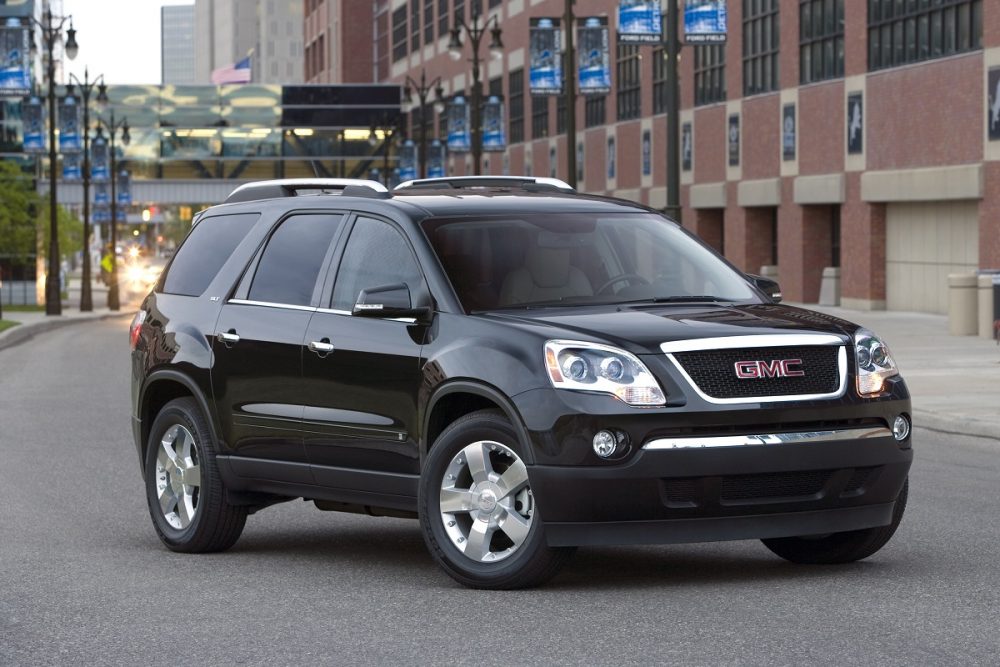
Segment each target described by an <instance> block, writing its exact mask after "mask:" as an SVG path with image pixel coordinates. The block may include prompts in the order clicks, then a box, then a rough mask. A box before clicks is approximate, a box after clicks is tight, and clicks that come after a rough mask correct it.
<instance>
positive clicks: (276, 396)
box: [212, 212, 344, 479]
mask: <svg viewBox="0 0 1000 667" xmlns="http://www.w3.org/2000/svg"><path fill="white" fill-rule="evenodd" d="M343 221H344V216H343V215H342V214H339V213H312V212H310V213H297V214H292V215H290V216H288V217H287V218H285V219H284V220H283V221H281V222H280V223H279V224H278V225H277V226H276V227H275V229H274V231H273V232H272V233H271V235H270V236H269V238H268V239H267V241H266V242H265V244H264V247H263V248H262V250H261V251H259V252H258V253H257V255H256V257H255V259H254V260H253V262H251V264H250V266H249V268H248V270H247V272H246V274H245V275H244V277H243V279H242V280H241V282H240V285H239V287H238V288H237V290H236V292H235V293H234V295H233V298H231V299H229V300H228V301H227V303H226V304H225V305H224V306H223V308H222V312H221V314H220V316H219V320H218V324H217V325H216V340H215V342H214V354H215V363H214V365H213V368H212V386H213V392H214V395H215V401H216V405H217V406H218V410H219V417H220V421H221V422H222V430H223V437H224V438H225V439H226V441H227V443H228V444H229V445H230V448H231V451H232V452H233V453H234V454H235V455H237V456H242V457H250V458H255V459H268V460H278V461H287V462H295V463H302V464H306V462H307V457H306V454H305V450H304V446H303V442H302V432H301V419H302V415H303V406H304V403H305V396H304V395H303V392H302V385H301V382H300V380H301V374H302V342H303V339H304V335H305V330H306V326H307V324H308V323H309V318H310V317H311V316H312V314H313V312H314V311H315V309H316V307H317V305H318V303H319V296H320V292H321V291H322V285H321V280H320V276H322V275H325V271H324V268H325V267H326V266H327V264H328V263H329V261H330V258H331V256H332V249H333V247H334V242H335V239H336V237H337V234H338V233H339V232H340V230H341V226H342V224H343ZM307 467H308V466H305V467H304V468H302V470H307ZM271 470H274V471H276V470H279V469H278V468H274V467H272V468H271ZM300 472H301V471H300ZM274 477H275V478H278V477H281V475H280V473H276V474H275V475H274ZM292 478H293V479H294V478H295V475H294V474H293V475H292Z"/></svg>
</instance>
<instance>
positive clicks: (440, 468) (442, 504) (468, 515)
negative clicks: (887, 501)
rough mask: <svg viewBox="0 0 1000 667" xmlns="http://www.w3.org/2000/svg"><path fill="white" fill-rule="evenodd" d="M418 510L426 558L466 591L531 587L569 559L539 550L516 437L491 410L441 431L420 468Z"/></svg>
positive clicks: (539, 529) (541, 537)
mask: <svg viewBox="0 0 1000 667" xmlns="http://www.w3.org/2000/svg"><path fill="white" fill-rule="evenodd" d="M418 502H419V514H420V527H421V529H422V531H423V535H424V541H425V542H426V543H427V548H428V550H429V551H430V552H431V555H432V556H433V557H434V559H435V560H436V561H437V563H438V564H439V565H440V566H441V567H442V568H443V569H444V571H445V572H447V573H448V575H449V576H451V577H452V578H453V579H455V581H458V582H459V583H461V584H463V585H465V586H468V587H470V588H485V589H514V588H528V587H531V586H537V585H539V584H542V583H544V582H545V581H547V580H548V579H550V578H551V577H553V576H554V575H555V574H556V572H557V571H558V570H559V568H560V567H562V565H563V564H564V563H565V562H566V561H567V560H568V558H569V557H570V556H571V555H572V553H573V551H574V550H573V549H571V548H552V547H549V546H548V545H547V544H546V542H545V534H544V526H543V525H542V521H541V518H540V517H539V514H538V508H537V507H535V503H534V498H533V496H532V494H531V487H530V485H529V482H528V473H527V469H526V468H525V465H524V462H523V461H522V458H521V451H520V446H519V444H518V442H517V436H516V434H515V433H514V429H513V427H512V426H511V424H510V422H509V421H508V420H507V419H506V418H505V417H504V416H503V415H502V414H500V413H499V412H496V411H493V410H481V411H479V412H474V413H472V414H469V415H466V416H465V417H462V418H461V419H458V420H457V421H455V422H454V423H452V424H451V425H450V426H448V428H447V429H445V431H444V432H443V433H442V434H441V436H440V437H439V438H438V439H437V441H436V442H435V443H434V446H433V448H432V449H431V451H430V453H429V454H428V456H427V460H426V462H425V463H424V468H423V471H422V473H421V476H420V490H419V499H418Z"/></svg>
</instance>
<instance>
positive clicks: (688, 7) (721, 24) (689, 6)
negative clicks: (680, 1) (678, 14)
mask: <svg viewBox="0 0 1000 667" xmlns="http://www.w3.org/2000/svg"><path fill="white" fill-rule="evenodd" d="M726 32H727V17H726V0H686V2H685V3H684V41H685V42H687V43H688V44H718V43H723V42H725V41H726Z"/></svg>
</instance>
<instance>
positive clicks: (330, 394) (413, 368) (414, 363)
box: [302, 215, 426, 495]
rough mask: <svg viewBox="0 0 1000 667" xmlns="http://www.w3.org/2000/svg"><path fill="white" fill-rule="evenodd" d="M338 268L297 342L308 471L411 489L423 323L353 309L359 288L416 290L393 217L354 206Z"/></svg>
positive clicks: (343, 483)
mask: <svg viewBox="0 0 1000 667" xmlns="http://www.w3.org/2000/svg"><path fill="white" fill-rule="evenodd" d="M335 275H336V278H335V282H334V287H333V289H332V296H331V297H330V300H329V302H327V303H325V304H323V305H324V307H323V308H320V309H319V310H317V311H316V313H314V314H313V315H312V318H311V319H310V321H309V326H308V331H307V333H306V337H305V344H304V347H303V349H304V355H303V383H302V386H303V391H304V392H305V393H307V394H308V400H307V402H306V407H305V412H304V421H305V430H306V433H305V443H306V450H307V452H308V454H309V458H310V460H311V461H312V463H313V464H315V465H314V466H313V475H314V476H315V478H316V481H317V482H318V483H321V484H325V485H328V486H334V487H341V488H352V489H358V490H368V491H375V492H382V493H389V494H395V495H411V491H412V495H415V493H416V481H415V480H416V477H413V478H405V477H402V476H401V475H416V474H417V473H418V472H419V453H418V448H417V437H416V434H417V432H418V428H417V393H418V391H419V389H420V386H421V378H422V375H421V357H420V354H421V346H422V342H423V338H424V335H425V333H426V327H425V326H422V325H418V324H416V323H414V322H413V321H406V320H388V319H374V318H359V317H352V316H351V311H352V309H353V307H354V304H355V302H356V300H357V297H358V293H359V292H360V291H361V290H362V289H365V288H371V287H376V286H382V285H391V284H397V283H407V284H408V285H409V286H410V288H411V292H413V291H414V290H415V289H418V288H420V287H421V286H422V285H423V280H424V279H423V274H422V272H421V269H420V266H419V264H418V261H417V258H416V255H415V254H414V252H413V249H412V247H411V246H410V243H409V241H408V240H407V238H406V237H405V235H404V234H403V233H402V231H401V230H400V229H399V228H398V227H396V226H395V224H393V223H391V222H389V221H387V220H382V219H378V218H375V217H371V216H365V215H360V216H359V217H358V218H357V219H356V221H355V223H354V225H353V227H352V229H351V231H350V236H349V237H348V239H347V243H346V246H345V248H344V250H343V252H342V256H341V258H340V260H339V263H338V266H337V268H336V274H335ZM385 473H390V474H388V475H386V474H385ZM411 487H412V488H411Z"/></svg>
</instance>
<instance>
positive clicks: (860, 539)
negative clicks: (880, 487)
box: [761, 479, 910, 565]
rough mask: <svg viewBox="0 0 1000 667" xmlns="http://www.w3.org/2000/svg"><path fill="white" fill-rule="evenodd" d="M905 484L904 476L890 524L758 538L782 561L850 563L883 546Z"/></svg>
mask: <svg viewBox="0 0 1000 667" xmlns="http://www.w3.org/2000/svg"><path fill="white" fill-rule="evenodd" d="M909 486H910V481H909V479H907V480H906V482H904V483H903V489H902V491H900V492H899V496H898V497H897V498H896V506H895V507H894V508H893V511H892V523H890V524H889V525H888V526H877V527H875V528H866V529H864V530H852V531H850V532H846V533H833V534H832V535H827V536H824V537H780V538H775V539H769V540H761V541H762V542H763V543H764V546H766V547H767V548H768V549H770V550H771V551H773V552H774V553H776V554H777V555H779V556H781V557H782V558H784V559H785V560H787V561H791V562H793V563H801V564H804V565H834V564H840V563H853V562H854V561H857V560H861V559H863V558H868V557H869V556H871V555H872V554H874V553H875V552H876V551H878V550H879V549H881V548H882V547H884V546H885V545H886V543H887V542H888V541H889V539H890V538H892V536H893V534H894V533H895V532H896V528H898V527H899V523H900V521H902V520H903V512H904V511H905V510H906V496H907V494H908V492H909Z"/></svg>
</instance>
